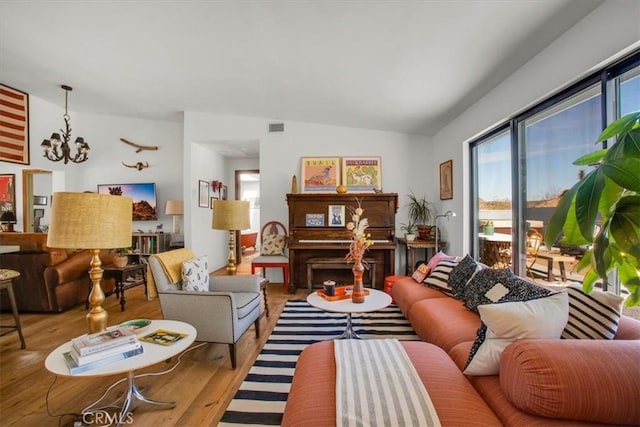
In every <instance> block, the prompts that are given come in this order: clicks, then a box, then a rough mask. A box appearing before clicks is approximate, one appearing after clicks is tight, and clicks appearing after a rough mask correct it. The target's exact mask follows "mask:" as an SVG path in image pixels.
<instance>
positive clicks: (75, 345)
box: [63, 326, 144, 374]
mask: <svg viewBox="0 0 640 427" xmlns="http://www.w3.org/2000/svg"><path fill="white" fill-rule="evenodd" d="M143 351H144V350H143V347H142V343H140V341H139V340H138V337H137V336H136V334H135V333H134V332H133V331H132V330H131V329H129V328H128V327H123V326H122V327H117V328H114V329H111V330H108V331H104V332H98V333H96V334H90V335H83V336H80V337H77V338H73V339H72V340H71V350H70V351H67V352H65V353H64V354H63V356H64V360H65V362H66V364H67V366H68V367H69V372H70V373H71V374H79V373H81V372H86V371H89V370H91V369H96V368H100V367H102V366H105V365H107V364H109V363H113V362H117V361H118V360H123V359H127V358H129V357H133V356H136V355H138V354H141V353H142V352H143Z"/></svg>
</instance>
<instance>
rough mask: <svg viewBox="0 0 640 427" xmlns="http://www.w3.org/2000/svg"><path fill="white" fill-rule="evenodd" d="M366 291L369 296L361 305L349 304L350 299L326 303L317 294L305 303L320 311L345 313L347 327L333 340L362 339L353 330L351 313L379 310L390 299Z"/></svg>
mask: <svg viewBox="0 0 640 427" xmlns="http://www.w3.org/2000/svg"><path fill="white" fill-rule="evenodd" d="M367 290H368V291H369V295H367V296H366V297H365V298H364V302H363V303H361V304H355V303H353V302H351V298H348V299H343V300H338V301H328V300H326V299H324V298H323V297H321V296H320V295H318V293H317V292H313V293H311V294H309V296H308V297H307V302H308V303H309V304H310V305H312V306H314V307H316V308H319V309H320V310H324V311H329V312H332V313H345V314H346V315H347V327H346V329H345V331H344V332H343V333H342V335H340V336H338V337H336V338H335V339H362V337H361V336H359V335H358V334H356V332H355V331H354V330H353V323H352V322H351V315H352V314H353V313H368V312H370V311H376V310H380V309H381V308H385V307H386V306H388V305H389V304H391V297H390V296H389V295H388V294H386V293H384V292H382V291H378V290H375V289H369V288H367Z"/></svg>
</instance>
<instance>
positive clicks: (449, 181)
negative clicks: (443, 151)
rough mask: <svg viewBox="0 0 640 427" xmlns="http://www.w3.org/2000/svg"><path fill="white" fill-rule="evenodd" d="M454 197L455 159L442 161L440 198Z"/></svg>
mask: <svg viewBox="0 0 640 427" xmlns="http://www.w3.org/2000/svg"><path fill="white" fill-rule="evenodd" d="M449 199H453V160H447V161H446V162H444V163H440V200H449Z"/></svg>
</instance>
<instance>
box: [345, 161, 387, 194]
mask: <svg viewBox="0 0 640 427" xmlns="http://www.w3.org/2000/svg"><path fill="white" fill-rule="evenodd" d="M342 185H344V186H346V187H347V190H348V191H349V192H351V193H374V192H375V191H376V190H381V189H382V158H381V157H343V158H342Z"/></svg>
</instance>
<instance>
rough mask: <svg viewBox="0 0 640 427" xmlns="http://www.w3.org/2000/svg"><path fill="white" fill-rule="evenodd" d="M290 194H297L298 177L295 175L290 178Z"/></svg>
mask: <svg viewBox="0 0 640 427" xmlns="http://www.w3.org/2000/svg"><path fill="white" fill-rule="evenodd" d="M291 194H298V177H297V176H295V175H293V178H291Z"/></svg>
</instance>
